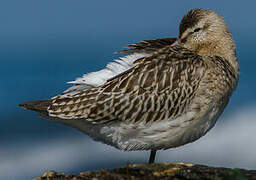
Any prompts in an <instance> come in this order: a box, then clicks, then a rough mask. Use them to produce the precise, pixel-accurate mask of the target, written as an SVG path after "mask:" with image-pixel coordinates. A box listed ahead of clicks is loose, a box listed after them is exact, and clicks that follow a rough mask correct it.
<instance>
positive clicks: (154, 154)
mask: <svg viewBox="0 0 256 180" xmlns="http://www.w3.org/2000/svg"><path fill="white" fill-rule="evenodd" d="M155 157H156V150H153V149H152V150H151V152H150V157H149V161H148V163H149V164H151V163H154V162H155Z"/></svg>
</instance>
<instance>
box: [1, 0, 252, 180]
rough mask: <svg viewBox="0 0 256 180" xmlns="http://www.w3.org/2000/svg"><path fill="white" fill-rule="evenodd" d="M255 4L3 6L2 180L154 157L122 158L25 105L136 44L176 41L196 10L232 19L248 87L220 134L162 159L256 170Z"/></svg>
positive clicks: (14, 2) (82, 1) (28, 0)
mask: <svg viewBox="0 0 256 180" xmlns="http://www.w3.org/2000/svg"><path fill="white" fill-rule="evenodd" d="M255 6H256V3H255V2H253V1H250V3H249V2H246V3H245V2H244V1H225V2H224V1H216V0H215V1H207V2H206V1H202V0H200V1H196V2H195V1H181V0H180V1H167V0H162V1H149V0H140V1H135V0H130V1H117V0H109V1H99V0H94V1H88V0H76V1H68V0H54V1H52V0H44V1H42V0H41V1H34V0H23V1H18V0H10V1H1V2H0V60H1V65H0V83H1V84H0V123H1V126H0V178H1V177H2V178H8V179H17V178H18V179H28V178H30V179H31V178H32V177H35V176H39V175H41V174H42V173H43V172H44V171H46V170H56V171H59V172H65V173H79V172H80V171H85V170H91V169H102V168H114V167H116V166H119V165H125V164H126V162H127V161H129V162H131V163H144V162H146V161H147V158H148V155H149V154H148V152H145V151H142V152H121V151H118V150H116V149H114V148H112V147H110V146H107V145H104V144H101V143H99V142H94V141H93V140H91V139H90V138H88V137H87V136H85V135H84V134H82V133H81V132H79V131H77V130H75V129H72V128H70V127H66V126H64V125H61V124H57V123H53V122H48V121H46V120H43V119H41V118H39V117H38V116H37V115H36V113H34V112H31V111H26V110H23V109H22V108H20V107H18V104H19V103H21V102H24V101H28V100H37V99H47V98H50V97H52V96H55V95H56V94H58V93H61V92H62V91H64V90H65V89H67V88H68V87H70V85H68V84H66V82H67V81H72V80H74V79H75V78H76V77H80V76H82V75H83V74H84V73H87V72H91V71H96V70H99V69H101V68H103V67H104V66H105V65H106V64H107V63H108V62H109V61H111V60H113V59H115V58H117V57H118V55H116V54H113V52H115V51H118V50H120V49H121V48H122V47H124V46H125V45H127V44H129V43H134V42H137V41H141V40H144V39H156V38H163V37H175V36H177V34H178V24H179V21H180V20H181V18H182V16H183V15H184V14H185V13H186V12H187V11H188V10H189V9H191V8H206V9H213V10H215V11H216V12H218V13H219V14H221V15H222V16H223V17H224V18H225V20H226V21H227V24H228V26H229V28H230V30H231V32H232V35H233V37H234V39H235V42H236V45H237V54H238V58H239V63H240V68H241V77H240V82H239V85H238V88H237V90H236V91H235V93H234V94H233V96H232V98H231V101H230V103H229V105H228V107H227V109H226V110H225V112H224V114H223V115H222V117H221V118H220V120H219V121H218V123H217V125H216V126H215V128H213V130H211V131H210V132H209V133H208V134H207V135H206V136H205V137H203V138H201V139H200V140H198V141H197V142H195V143H192V144H188V145H186V146H184V147H180V148H175V149H171V150H167V151H159V153H158V154H157V161H159V162H163V161H185V162H192V163H202V164H208V165H212V166H225V167H240V168H247V169H256V153H255V148H256V142H255V137H256V135H255V131H256V124H255V123H256V117H255V114H256V96H255V90H256V83H255V75H254V74H255V65H256V61H255V39H256V35H255V29H256V21H255V16H256V15H255ZM2 178H1V179H2Z"/></svg>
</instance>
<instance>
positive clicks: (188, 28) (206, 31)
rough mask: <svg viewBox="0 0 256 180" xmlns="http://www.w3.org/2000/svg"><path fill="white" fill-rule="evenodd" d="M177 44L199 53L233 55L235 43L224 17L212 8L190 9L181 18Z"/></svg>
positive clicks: (228, 56)
mask: <svg viewBox="0 0 256 180" xmlns="http://www.w3.org/2000/svg"><path fill="white" fill-rule="evenodd" d="M178 44H179V45H181V46H183V47H185V48H187V49H189V50H192V51H195V52H197V53H198V54H199V55H220V56H222V57H223V56H224V57H225V56H226V58H232V57H230V56H234V55H235V44H234V42H233V40H232V37H231V34H230V32H229V30H228V28H227V25H226V23H225V21H224V19H223V18H222V17H221V16H220V15H218V14H217V13H216V12H214V11H212V10H203V9H193V10H190V11H189V12H188V13H187V14H186V15H185V16H184V17H183V18H182V20H181V23H180V27H179V36H178Z"/></svg>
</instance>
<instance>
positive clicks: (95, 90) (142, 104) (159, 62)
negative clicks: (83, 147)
mask: <svg viewBox="0 0 256 180" xmlns="http://www.w3.org/2000/svg"><path fill="white" fill-rule="evenodd" d="M119 53H123V54H124V55H123V56H121V57H120V58H118V59H116V60H114V61H112V62H110V63H109V64H107V66H106V67H105V68H104V69H102V70H100V71H96V72H91V73H88V74H84V75H83V76H82V77H80V78H77V79H76V80H74V81H71V82H69V83H71V84H73V86H71V87H70V88H68V89H67V90H66V91H64V92H63V93H61V94H59V95H57V96H54V97H52V98H50V99H47V100H36V101H29V102H25V103H22V104H19V105H20V106H22V107H23V108H25V109H29V110H33V111H36V112H37V113H38V114H39V115H40V116H42V117H43V118H46V119H48V120H51V121H55V122H59V123H63V124H65V125H68V126H71V127H74V128H76V129H78V130H80V131H82V132H84V133H85V134H87V135H88V136H90V137H92V138H93V139H94V140H96V141H100V142H103V143H105V144H108V145H111V146H114V147H116V148H117V149H120V150H124V151H138V150H149V151H150V157H149V161H148V163H154V162H155V156H156V152H157V150H166V149H169V148H175V147H179V146H182V145H185V144H188V143H191V142H194V141H196V140H197V139H199V138H200V137H202V136H204V135H205V134H206V133H207V132H208V131H209V130H210V129H212V127H213V126H214V125H215V123H216V121H217V120H218V118H219V117H220V115H221V114H222V113H223V111H224V109H225V107H226V106H227V104H228V102H229V99H230V97H231V95H232V93H233V92H234V90H235V89H236V87H237V84H238V80H239V74H240V73H239V64H238V59H237V56H236V46H235V42H234V40H233V38H232V35H231V33H230V31H229V29H228V27H227V24H226V22H225V20H224V18H223V17H221V16H220V15H219V14H218V13H216V12H215V11H213V10H210V9H191V10H189V11H188V12H187V13H186V14H185V15H184V17H183V18H182V19H181V21H180V24H179V32H178V36H177V37H176V38H169V37H168V38H162V39H153V40H144V41H140V42H138V43H134V44H130V45H128V46H127V47H126V48H124V49H123V50H121V51H119Z"/></svg>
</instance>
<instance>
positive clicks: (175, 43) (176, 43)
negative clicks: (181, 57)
mask: <svg viewBox="0 0 256 180" xmlns="http://www.w3.org/2000/svg"><path fill="white" fill-rule="evenodd" d="M177 45H180V43H179V41H178V39H177V40H176V41H174V43H172V44H171V46H177Z"/></svg>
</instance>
